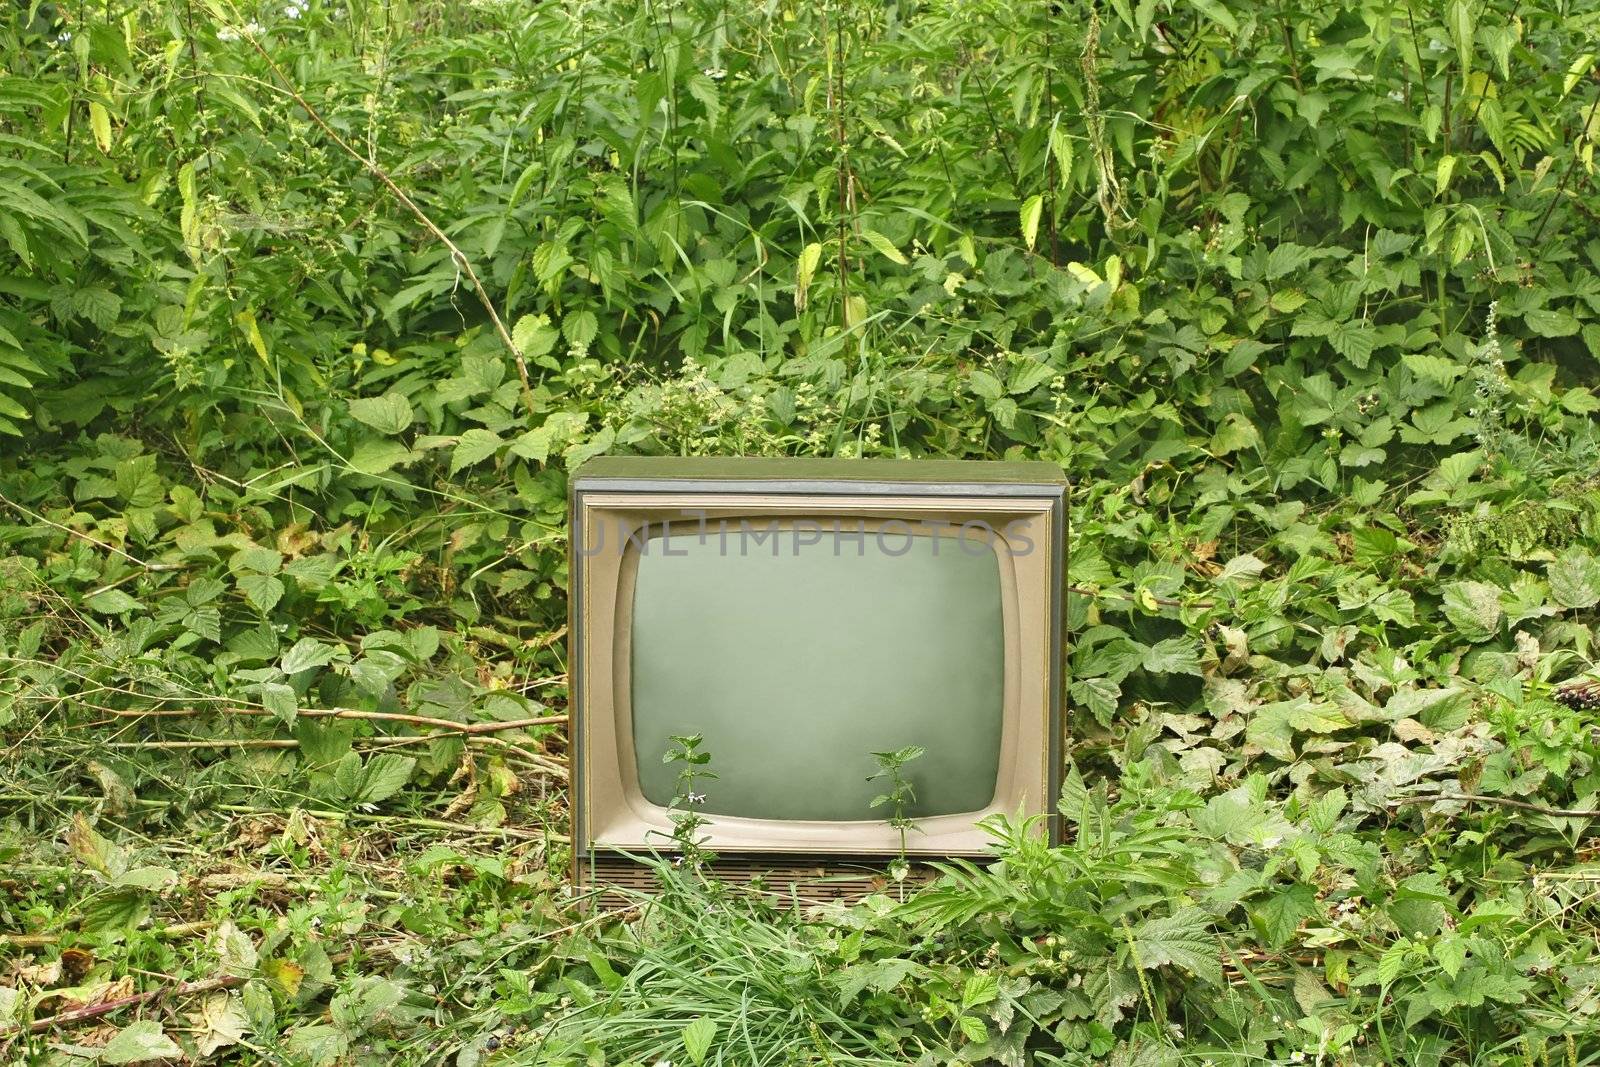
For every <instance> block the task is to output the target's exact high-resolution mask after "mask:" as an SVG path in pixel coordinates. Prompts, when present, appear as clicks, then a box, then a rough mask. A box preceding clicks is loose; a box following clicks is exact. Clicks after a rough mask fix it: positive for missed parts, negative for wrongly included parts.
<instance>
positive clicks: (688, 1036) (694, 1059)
mask: <svg viewBox="0 0 1600 1067" xmlns="http://www.w3.org/2000/svg"><path fill="white" fill-rule="evenodd" d="M681 1036H682V1038H683V1052H684V1055H686V1056H688V1057H689V1062H690V1063H693V1064H694V1065H695V1067H700V1065H701V1064H703V1063H705V1062H706V1054H707V1053H708V1052H710V1051H711V1042H713V1041H715V1040H716V1039H717V1024H716V1023H714V1022H712V1021H711V1020H710V1019H707V1018H705V1017H704V1016H701V1017H700V1018H698V1019H696V1020H695V1021H694V1022H692V1023H690V1024H689V1025H688V1026H685V1027H684V1028H683V1033H682V1035H681Z"/></svg>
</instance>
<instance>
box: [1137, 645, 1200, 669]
mask: <svg viewBox="0 0 1600 1067" xmlns="http://www.w3.org/2000/svg"><path fill="white" fill-rule="evenodd" d="M1141 666H1143V667H1144V669H1145V670H1147V671H1149V672H1151V673H1152V674H1199V673H1200V653H1199V651H1198V650H1197V649H1196V647H1195V642H1194V639H1193V638H1189V637H1169V638H1166V639H1165V640H1163V641H1157V642H1156V643H1155V644H1153V645H1151V646H1150V647H1149V648H1147V649H1145V652H1144V659H1143V662H1142V663H1141Z"/></svg>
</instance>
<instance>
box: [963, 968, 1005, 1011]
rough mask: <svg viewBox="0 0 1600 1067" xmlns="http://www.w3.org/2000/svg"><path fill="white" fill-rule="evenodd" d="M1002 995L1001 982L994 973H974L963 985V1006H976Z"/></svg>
mask: <svg viewBox="0 0 1600 1067" xmlns="http://www.w3.org/2000/svg"><path fill="white" fill-rule="evenodd" d="M999 996H1000V982H999V980H998V979H996V978H995V976H994V975H992V974H974V975H971V976H969V977H968V978H967V980H966V983H965V984H964V985H962V987H961V1006H962V1007H963V1008H976V1007H981V1006H982V1005H984V1004H987V1003H989V1002H990V1001H992V1000H994V999H996V998H997V997H999Z"/></svg>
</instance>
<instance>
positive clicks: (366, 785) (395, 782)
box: [352, 752, 417, 804]
mask: <svg viewBox="0 0 1600 1067" xmlns="http://www.w3.org/2000/svg"><path fill="white" fill-rule="evenodd" d="M353 754H354V753H352V755H353ZM416 765H417V761H416V760H414V759H412V758H411V757H410V756H396V755H395V754H394V753H392V752H380V753H378V754H377V755H375V756H373V757H371V758H370V759H368V760H367V763H366V766H365V767H364V768H363V769H362V772H361V784H360V785H359V786H358V787H357V789H356V793H355V796H354V797H353V798H352V799H354V800H356V801H357V802H358V803H361V804H376V803H378V802H379V801H383V800H388V799H389V798H390V797H392V796H394V795H395V794H396V793H398V792H400V790H401V789H403V788H405V784H406V783H407V782H409V781H410V780H411V772H412V770H414V769H415V768H416Z"/></svg>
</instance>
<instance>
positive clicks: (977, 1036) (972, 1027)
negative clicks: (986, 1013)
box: [959, 1015, 989, 1045]
mask: <svg viewBox="0 0 1600 1067" xmlns="http://www.w3.org/2000/svg"><path fill="white" fill-rule="evenodd" d="M959 1025H960V1026H961V1036H962V1037H964V1038H966V1039H967V1040H968V1041H970V1042H972V1043H973V1044H974V1045H981V1044H983V1043H984V1042H985V1041H988V1040H989V1028H988V1027H987V1026H985V1025H984V1024H983V1020H982V1019H980V1018H978V1017H977V1016H976V1015H963V1016H961V1018H960V1020H959Z"/></svg>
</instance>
